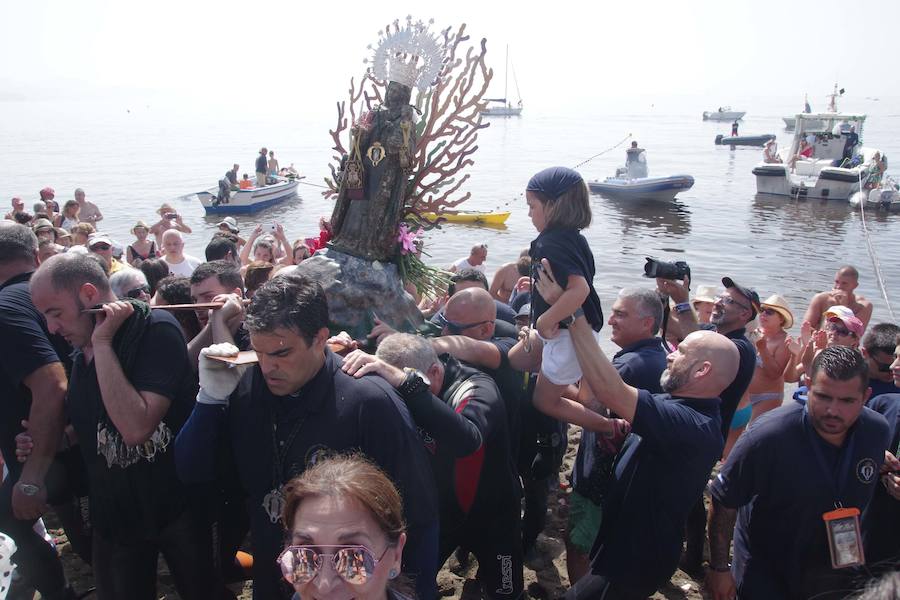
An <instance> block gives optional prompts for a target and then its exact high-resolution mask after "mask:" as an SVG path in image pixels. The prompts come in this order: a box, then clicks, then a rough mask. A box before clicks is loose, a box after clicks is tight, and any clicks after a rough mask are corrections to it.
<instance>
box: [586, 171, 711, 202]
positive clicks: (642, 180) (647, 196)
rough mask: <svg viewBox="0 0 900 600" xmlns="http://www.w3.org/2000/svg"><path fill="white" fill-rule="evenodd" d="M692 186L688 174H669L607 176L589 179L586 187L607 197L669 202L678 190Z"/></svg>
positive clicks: (691, 178)
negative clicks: (660, 175) (633, 177)
mask: <svg viewBox="0 0 900 600" xmlns="http://www.w3.org/2000/svg"><path fill="white" fill-rule="evenodd" d="M693 186H694V178H693V177H691V176H690V175H670V176H669V177H639V178H637V179H628V178H626V177H607V178H606V179H605V180H603V181H589V182H588V188H590V190H591V191H592V192H594V193H597V194H600V195H602V196H606V197H608V198H623V199H632V200H658V201H662V202H671V201H672V200H674V199H675V195H676V194H678V192H683V191H685V190H689V189H691V188H692V187H693Z"/></svg>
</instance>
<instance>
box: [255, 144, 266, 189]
mask: <svg viewBox="0 0 900 600" xmlns="http://www.w3.org/2000/svg"><path fill="white" fill-rule="evenodd" d="M268 152H269V151H268V150H267V149H266V148H260V149H259V156H257V157H256V187H265V186H266V173H267V172H268V170H269V163H268V161H266V154H267V153H268Z"/></svg>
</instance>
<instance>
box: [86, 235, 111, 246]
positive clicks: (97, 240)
mask: <svg viewBox="0 0 900 600" xmlns="http://www.w3.org/2000/svg"><path fill="white" fill-rule="evenodd" d="M97 244H106V245H108V246H109V247H110V248H112V246H113V241H112V240H111V239H110V238H109V236H108V235H106V234H105V233H92V234H91V235H90V236H89V237H88V243H87V247H88V248H93V247H94V246H96V245H97Z"/></svg>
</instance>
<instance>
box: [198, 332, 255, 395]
mask: <svg viewBox="0 0 900 600" xmlns="http://www.w3.org/2000/svg"><path fill="white" fill-rule="evenodd" d="M237 353H238V349H237V347H236V346H235V345H234V344H229V343H224V344H213V345H212V346H208V347H206V348H203V349H202V350H201V351H200V365H199V373H198V374H199V376H200V393H199V394H198V396H197V400H198V402H205V403H207V404H227V402H228V397H229V396H230V395H231V392H233V391H234V390H235V388H236V387H237V386H238V382H240V380H241V376H242V375H243V374H244V370H246V368H247V366H246V365H232V364H229V363H226V362H222V361H220V360H213V359H211V358H209V357H210V356H237ZM201 397H202V398H203V399H202V400H201Z"/></svg>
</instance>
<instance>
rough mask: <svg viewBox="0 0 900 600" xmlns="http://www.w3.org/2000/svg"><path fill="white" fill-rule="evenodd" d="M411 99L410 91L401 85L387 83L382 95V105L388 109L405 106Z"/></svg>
mask: <svg viewBox="0 0 900 600" xmlns="http://www.w3.org/2000/svg"><path fill="white" fill-rule="evenodd" d="M411 97H412V90H411V89H409V87H407V86H405V85H403V84H402V83H397V82H396V81H389V82H388V87H387V92H385V95H384V104H385V106H388V107H390V108H395V107H400V106H406V105H407V104H409V99H410V98H411Z"/></svg>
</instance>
